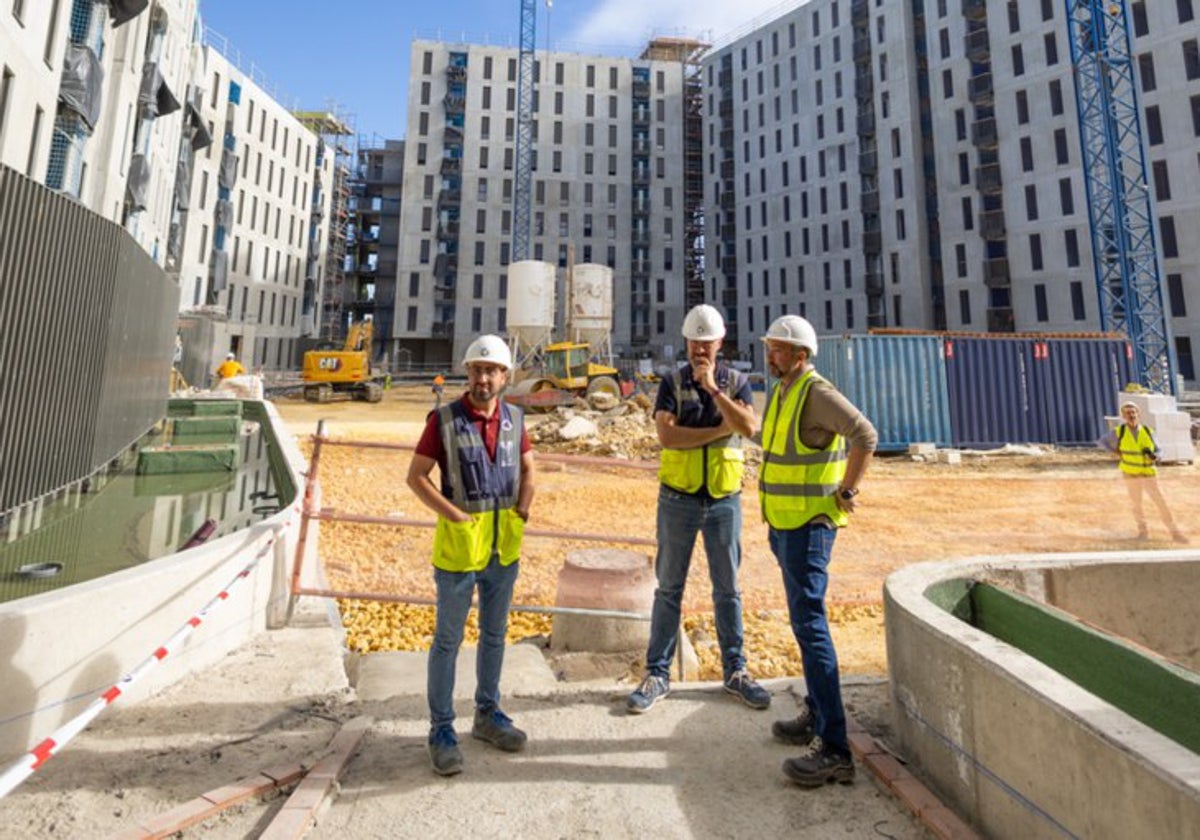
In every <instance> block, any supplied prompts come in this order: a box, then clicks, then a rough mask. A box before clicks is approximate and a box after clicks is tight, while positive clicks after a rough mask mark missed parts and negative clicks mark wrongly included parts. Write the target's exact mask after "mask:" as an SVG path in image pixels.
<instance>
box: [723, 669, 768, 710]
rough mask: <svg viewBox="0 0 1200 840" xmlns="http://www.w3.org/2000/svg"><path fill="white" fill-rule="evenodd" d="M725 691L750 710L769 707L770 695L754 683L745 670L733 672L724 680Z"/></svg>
mask: <svg viewBox="0 0 1200 840" xmlns="http://www.w3.org/2000/svg"><path fill="white" fill-rule="evenodd" d="M725 690H726V691H728V692H729V693H730V694H732V695H733V696H734V697H736V698H738V699H739V700H741V701H742V702H743V703H745V704H746V705H747V706H749V707H750V708H751V709H760V710H761V709H766V708H768V707H769V706H770V705H771V695H770V694H768V693H767V690H766V689H765V688H763V687H762V686H761V685H759V684H758V683H756V682H755V681H754V677H752V676H750V672H749V671H747V670H746V669H745V668H743V669H741V670H740V671H734V672H733V673H732V674H730V675H729V676H728V677H726V678H725Z"/></svg>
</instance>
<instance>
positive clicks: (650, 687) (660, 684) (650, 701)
mask: <svg viewBox="0 0 1200 840" xmlns="http://www.w3.org/2000/svg"><path fill="white" fill-rule="evenodd" d="M670 693H671V681H670V680H669V679H667V678H666V677H659V676H656V675H654V674H647V675H646V678H645V679H644V680H642V684H641V685H639V686H638V687H637V690H635V691H634V692H633V694H630V695H629V699H628V700H626V701H625V708H626V709H627V710H629V712H631V713H632V714H635V715H640V714H641V713H642V712H648V711H650V709H651V707H652V706H653V705H654V704H655V703H657V702H658V701H659V700H660V699H662V698H663V697H666V696H667V695H668V694H670Z"/></svg>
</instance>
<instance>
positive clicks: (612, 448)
mask: <svg viewBox="0 0 1200 840" xmlns="http://www.w3.org/2000/svg"><path fill="white" fill-rule="evenodd" d="M596 396H599V395H596ZM605 396H607V395H605ZM598 402H600V401H596V400H593V401H592V403H591V405H593V406H594V405H597V404H598ZM647 402H648V401H647ZM612 403H613V407H611V408H606V409H603V410H600V409H597V408H592V407H589V408H582V407H579V404H578V403H577V404H576V406H574V407H561V408H556V409H555V410H554V411H553V412H552V413H550V414H546V415H542V416H540V417H536V418H535V417H534V416H529V419H530V420H531V421H533V422H530V423H529V425H528V428H529V441H530V443H532V444H533V445H534V447H535V448H536V449H537V450H539V451H541V452H565V453H569V454H572V455H598V456H606V457H610V458H624V459H631V460H641V459H646V460H652V459H655V458H657V457H658V450H659V445H658V435H657V434H656V433H655V431H654V420H653V418H651V416H650V413H649V411H648V409H647V407H644V406H642V405H641V404H640V403H639V402H638V401H637V400H636V399H635V400H629V401H626V402H618V401H617V400H616V399H613V400H612Z"/></svg>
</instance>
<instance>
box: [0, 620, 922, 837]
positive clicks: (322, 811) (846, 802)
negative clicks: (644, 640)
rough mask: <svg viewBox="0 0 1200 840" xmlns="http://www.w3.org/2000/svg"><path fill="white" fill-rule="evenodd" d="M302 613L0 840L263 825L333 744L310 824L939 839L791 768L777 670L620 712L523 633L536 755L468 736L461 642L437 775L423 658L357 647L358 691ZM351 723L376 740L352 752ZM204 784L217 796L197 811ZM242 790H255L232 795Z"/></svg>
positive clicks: (74, 777) (48, 780)
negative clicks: (757, 691)
mask: <svg viewBox="0 0 1200 840" xmlns="http://www.w3.org/2000/svg"><path fill="white" fill-rule="evenodd" d="M297 618H298V621H297V623H296V626H293V627H292V628H289V629H287V630H283V631H276V632H272V633H267V634H263V635H262V636H260V637H258V638H257V639H255V640H254V642H253V643H252V644H250V645H247V646H246V647H245V648H243V649H241V650H239V651H237V652H235V653H234V654H232V655H231V656H230V657H228V658H227V659H226V660H225V661H224V662H222V663H221V664H219V665H218V666H215V667H213V668H211V669H208V670H207V671H205V672H202V673H198V674H195V675H193V676H192V677H190V678H188V679H187V680H185V681H184V682H183V683H180V684H178V685H176V686H173V687H172V688H170V689H168V690H167V691H165V692H163V693H162V694H161V695H159V696H157V697H155V698H152V699H150V700H148V701H145V702H143V703H140V704H136V705H133V706H130V707H123V706H121V705H119V704H118V705H117V706H115V707H114V708H113V709H111V710H109V712H107V713H106V715H104V716H102V717H101V718H100V719H98V720H97V721H96V722H95V723H94V724H93V725H92V727H91V728H90V729H89V730H88V731H87V732H85V733H83V734H82V735H81V736H80V737H79V738H77V739H76V741H75V742H73V743H72V744H71V745H69V746H68V747H67V748H66V749H65V750H64V751H63V752H62V753H61V754H60V755H58V756H57V757H55V758H54V759H52V760H51V761H50V762H49V763H47V765H46V766H45V767H43V768H42V769H41V770H39V771H38V772H37V773H36V774H35V775H34V777H33V778H31V779H30V780H29V781H28V782H26V783H25V784H24V785H23V786H22V787H20V788H18V789H17V790H16V791H15V792H14V793H13V794H11V795H10V796H9V797H8V798H6V799H5V800H3V801H0V838H8V837H14V838H15V837H21V838H27V837H55V838H64V837H65V838H70V837H79V838H89V839H90V838H96V837H105V836H127V837H132V836H143V837H144V836H154V835H153V834H149V833H146V829H147V827H150V828H154V827H155V826H156V823H155V821H156V820H158V823H157V826H158V827H161V822H162V817H163V815H165V814H172V813H179V812H180V810H179V809H181V808H182V807H185V806H188V803H192V804H193V806H194V807H198V808H201V809H203V814H204V815H207V819H206V820H205V821H204V822H202V823H199V824H197V825H195V826H194V827H192V828H189V829H187V830H185V831H184V833H183V835H182V836H184V837H205V838H234V837H238V838H241V837H257V836H260V835H262V834H264V833H265V832H269V830H270V827H271V826H272V824H273V822H275V825H276V828H278V827H279V824H280V823H279V822H278V821H281V820H282V817H281V815H283V814H285V813H288V812H289V808H291V809H294V808H296V807H298V806H297V802H296V799H297V796H293V798H292V800H291V801H290V802H289V800H287V799H286V798H285V797H284V796H283V795H281V794H280V793H279V791H278V787H277V788H276V789H275V790H274V792H272V784H271V782H272V779H273V778H274V777H275V776H283V775H284V774H286V773H287V772H288V768H294V767H295V766H296V765H302V766H303V767H304V768H306V769H307V768H311V767H313V765H314V764H316V763H317V762H318V761H320V760H321V759H323V758H324V759H326V762H325V764H324V765H322V766H332V764H334V763H336V762H335V761H334V759H335V758H336V756H330V752H331V747H330V744H331V742H333V743H334V747H333V750H332V751H333V752H335V753H336V752H337V751H338V749H339V747H338V746H337V744H338V743H341V744H342V747H341V748H340V749H341V750H342V752H344V753H345V755H344V756H343V757H344V758H346V759H348V763H347V764H346V766H345V769H344V772H343V773H342V775H341V778H340V790H338V789H337V788H334V791H335V792H334V795H333V796H332V797H331V798H330V799H328V800H326V801H325V804H324V805H323V806H319V805H318V803H319V802H320V797H319V796H316V795H313V796H311V797H310V800H311V801H308V802H307V807H308V812H309V813H312V814H314V815H315V817H316V826H315V828H314V829H312V831H311V833H310V834H309V836H311V837H317V838H339V840H340V838H347V837H350V838H371V837H380V838H383V837H389V838H390V837H396V836H419V837H449V836H451V835H456V836H459V837H461V836H497V837H500V836H505V837H507V836H521V837H526V838H541V837H579V836H584V837H587V836H599V835H604V836H610V837H611V836H616V837H621V836H633V835H640V834H642V833H645V832H649V833H650V834H652V835H653V836H656V837H660V838H673V837H679V838H686V837H741V836H747V835H750V834H751V833H754V834H762V835H764V836H788V837H800V838H830V837H836V838H854V837H892V838H897V840H901V839H902V840H918V838H926V837H929V836H932V835H931V834H929V833H928V831H927V830H926V829H925V828H924V827H923V826H922V825H921V824H920V823H918V822H917V821H916V819H915V818H914V817H912V815H911V813H910V812H909V811H908V810H907V809H906V808H905V807H903V806H902V805H901V804H900V802H899V801H898V800H897V799H896V798H895V797H894V796H893V795H892V794H891V793H889V792H888V791H887V789H886V787H884V786H882V785H881V784H880V783H879V782H878V781H876V779H875V777H874V776H873V775H872V774H871V773H870V772H869V771H868V770H867V769H866V768H865V766H864V765H862V764H861V763H860V766H859V773H858V779H857V781H856V783H855V784H854V785H852V786H841V785H835V786H828V787H826V788H824V789H821V790H816V791H805V790H801V789H800V788H798V787H796V786H795V785H793V784H791V783H790V782H788V781H787V780H786V779H785V778H784V777H783V775H782V774H781V772H780V769H779V768H780V764H781V763H782V761H783V760H784V759H785V758H787V757H788V756H790V755H792V754H794V752H795V748H789V747H785V746H783V745H780V744H776V743H774V742H773V741H772V740H771V738H770V723H771V721H772V720H774V719H775V718H776V717H785V716H790V715H793V714H795V712H796V708H797V707H796V702H797V701H796V698H795V696H794V695H793V693H792V690H791V689H792V684H793V682H794V681H791V680H776V681H772V682H771V683H769V688H770V690H771V691H772V694H773V706H772V709H771V710H770V711H767V712H756V711H752V710H750V709H748V708H746V707H745V706H742V705H741V704H739V703H738V702H736V701H735V700H734V699H733V698H732V697H730V696H729V695H727V694H725V693H724V692H723V691H722V690H721V687H720V686H719V685H709V684H683V685H680V686H677V687H676V689H675V690H673V691H672V694H671V696H670V697H669V698H666V699H665V700H663V701H662V702H661V703H660V704H659V705H658V706H656V707H655V708H654V709H653V710H652V711H651V712H650V713H649V714H646V715H642V716H628V715H626V714H625V713H624V698H625V695H626V693H627V692H628V691H629V689H630V687H629V686H615V685H613V684H612V683H611V682H609V683H607V684H606V683H597V682H592V683H584V684H565V683H560V682H558V681H557V680H556V679H555V678H554V675H553V674H552V673H551V671H550V669H549V668H548V667H547V666H546V665H545V663H544V661H543V659H542V656H541V654H540V652H539V651H538V649H537V648H535V647H533V646H531V645H516V646H514V647H512V648H510V651H509V654H508V656H507V660H506V664H505V672H504V680H503V684H502V691H503V693H504V696H505V698H506V700H505V704H504V705H505V709H506V711H508V712H509V713H510V714H511V715H512V716H513V717H514V718H515V719H516V720H517V722H518V724H519V725H520V726H522V727H523V728H524V729H526V730H527V731H528V732H529V735H530V743H529V746H528V749H527V750H526V751H525V752H523V753H521V754H518V755H509V754H504V753H500V752H497V751H495V750H494V749H492V748H490V747H488V746H487V745H485V744H483V743H481V742H478V741H473V740H472V739H470V737H469V735H468V733H469V728H470V720H469V715H470V705H471V704H470V700H469V698H470V695H471V692H472V691H473V674H472V671H473V662H472V659H473V654H474V651H473V650H464V657H463V659H462V660H460V663H459V680H458V689H457V691H456V694H457V695H458V696H459V697H460V698H461V700H460V702H459V704H458V707H459V712H460V715H461V717H460V721H459V731H460V734H461V735H462V736H463V752H464V755H465V760H466V770H465V772H464V773H463V774H462V775H460V776H457V777H453V778H450V779H442V778H439V777H437V776H435V775H434V774H433V773H432V772H431V771H430V768H429V761H428V757H427V754H426V750H425V735H426V731H427V727H428V723H427V710H426V707H425V700H424V683H425V671H424V656H422V655H420V654H386V655H382V654H381V655H372V656H369V657H365V658H363V659H362V660H360V662H359V668H358V674H357V689H354V688H351V687H350V686H349V684H348V682H347V680H346V677H345V671H344V669H343V667H342V653H343V652H342V650H341V648H340V639H339V634H338V633H337V632H335V631H334V630H333V629H331V628H330V627H329V626H328V624H327V622H326V614H325V612H324V610H323V608H322V607H319V606H317V605H314V604H307V605H304V608H303V609H301V610H300V611H299V613H298V616H297ZM886 694H887V689H886V684H883V683H880V682H878V681H871V682H868V683H861V684H857V685H850V686H848V687H847V702H848V705H849V706H850V707H851V709H852V710H853V711H854V713H855V714H857V715H858V716H859V718H860V719H864V720H872V721H873V720H877V719H878V720H881V721H886V710H885V706H886ZM870 725H871V724H870V723H868V726H870ZM883 725H886V724H883ZM355 727H358V728H362V729H364V731H365V735H364V736H363V737H362V739H361V741H357V742H356V743H355V744H354V746H353V747H347V746H346V745H347V744H350V743H351V741H353V740H354V739H352V738H347V735H346V732H347V731H348V730H353V729H354V728H355ZM339 733H343V734H342V735H341V741H340V742H338V741H335V739H336V738H337V737H338V735H339ZM264 771H266V773H265V776H264ZM312 775H313V774H312V773H310V776H312ZM335 775H336V774H335ZM238 780H243V781H242V782H241V785H240V787H239V786H238V785H235V783H236V782H238ZM329 782H330V783H332V777H330V779H329ZM255 784H257V785H258V786H259V787H258V788H254V790H253V791H251V790H250V789H251V788H252V787H253V785H255ZM231 785H232V786H233V787H232V788H231V787H230V786H231ZM280 786H282V787H284V788H285V789H288V790H290V785H289V784H283V783H280ZM260 788H261V789H260ZM263 792H266V793H267V794H268V796H269V797H273V798H269V800H268V801H263V800H262V799H260V798H259V794H261V793H263ZM250 793H253V794H254V795H250ZM202 794H203V795H205V798H204V800H203V802H204V803H207V804H201V805H198V806H197V805H195V803H196V801H197V797H201V795H202ZM235 796H242V797H248V798H245V799H244V801H241V802H240V804H236V805H233V807H227V806H228V805H229V804H230V803H232V802H233V801H234V797H235ZM222 797H225V798H224V799H222ZM198 813H199V812H198ZM279 836H282V835H279ZM288 836H296V835H288Z"/></svg>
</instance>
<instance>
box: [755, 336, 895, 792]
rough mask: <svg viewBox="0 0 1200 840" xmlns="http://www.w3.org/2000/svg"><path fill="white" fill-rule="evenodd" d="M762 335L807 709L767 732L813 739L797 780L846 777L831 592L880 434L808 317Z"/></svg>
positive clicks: (808, 782) (780, 523) (768, 499)
mask: <svg viewBox="0 0 1200 840" xmlns="http://www.w3.org/2000/svg"><path fill="white" fill-rule="evenodd" d="M763 341H764V342H766V345H767V366H768V368H769V370H770V372H771V375H772V376H774V377H777V378H778V379H779V384H778V385H777V386H776V388H775V390H774V392H773V393H772V394H771V399H770V401H769V402H768V404H767V413H766V416H765V418H764V420H763V426H762V440H763V463H762V469H761V470H760V472H759V491H758V492H759V500H760V502H761V503H762V512H763V518H764V519H765V520H766V521H767V524H768V525H769V534H768V536H769V539H770V543H771V551H772V552H774V554H775V558H776V559H777V560H778V561H779V568H780V570H781V571H782V572H783V587H784V591H785V592H786V594H787V601H788V615H789V617H790V619H791V624H792V633H793V634H794V635H795V637H796V643H797V644H798V645H799V646H800V658H801V660H802V662H803V664H804V681H805V685H806V688H807V691H808V696H807V697H806V698H805V709H804V712H803V713H802V714H801V715H800V716H799V717H798V718H796V719H795V720H781V721H776V723H775V724H774V726H773V727H772V728H771V732H772V734H773V735H774V736H775V737H776V738H777V739H779V740H781V741H784V742H785V743H789V744H799V745H808V747H809V749H808V752H806V753H805V754H804V755H801V756H800V757H798V758H791V759H788V760H787V761H785V762H784V764H783V772H784V773H785V774H786V775H787V776H788V778H790V779H791V780H792V781H794V782H796V783H797V784H799V785H802V786H804V787H820V786H821V785H823V784H825V783H826V782H835V781H836V782H843V783H847V784H848V783H850V782H851V781H853V779H854V761H853V760H852V759H851V757H850V745H849V742H848V740H847V738H846V713H845V711H844V709H843V707H842V689H841V683H840V681H839V679H838V664H837V653H836V651H835V650H834V648H833V639H832V637H831V636H830V633H829V621H828V619H827V618H826V615H825V592H826V589H827V588H828V584H829V572H828V568H829V558H830V553H831V552H832V550H833V541H834V539H835V538H836V537H837V531H838V528H841V527H843V526H845V525H846V524H847V523H848V522H849V519H850V514H851V513H853V512H854V508H855V496H857V495H858V484H859V481H861V480H862V476H863V473H864V472H865V471H866V468H867V463H868V462H869V461H870V459H871V455H872V454H873V453H874V451H875V446H876V444H877V442H878V436H877V434H876V432H875V427H874V426H872V425H871V422H870V421H869V420H867V418H866V417H864V416H863V414H862V412H861V411H859V410H858V409H857V408H855V407H854V405H852V404H851V403H850V401H849V400H847V399H846V398H845V397H844V396H842V395H841V394H840V393H838V391H837V389H836V388H834V387H833V385H832V384H830V383H829V382H828V381H826V380H825V379H823V378H822V377H821V376H820V375H818V374H817V372H816V370H815V369H814V368H813V366H812V363H811V361H810V360H811V359H812V358H813V357H815V356H816V355H817V334H816V331H815V330H813V328H812V324H810V323H809V322H808V321H806V320H805V319H803V318H801V317H799V316H798V315H784V316H783V317H781V318H778V319H776V320H775V322H774V323H772V324H771V326H770V329H768V330H767V334H766V336H765V337H764V338H763ZM846 441H848V442H849V449H848V450H847V446H846Z"/></svg>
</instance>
